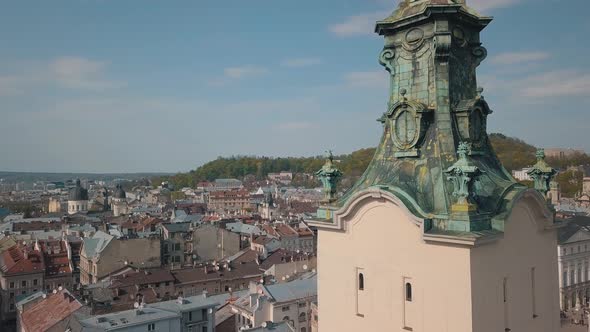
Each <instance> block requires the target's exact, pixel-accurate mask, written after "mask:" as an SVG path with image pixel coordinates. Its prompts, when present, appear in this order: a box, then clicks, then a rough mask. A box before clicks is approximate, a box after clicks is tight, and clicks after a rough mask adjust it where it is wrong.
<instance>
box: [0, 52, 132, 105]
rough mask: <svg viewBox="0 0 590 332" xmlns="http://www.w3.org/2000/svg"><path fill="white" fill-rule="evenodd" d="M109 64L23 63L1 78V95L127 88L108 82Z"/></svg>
mask: <svg viewBox="0 0 590 332" xmlns="http://www.w3.org/2000/svg"><path fill="white" fill-rule="evenodd" d="M106 68H107V63H105V62H99V61H94V60H90V59H86V58H83V57H73V56H64V57H58V58H56V59H53V60H46V61H21V62H17V63H15V64H12V65H11V66H10V70H11V73H10V74H8V75H4V76H0V95H16V94H23V93H25V92H27V91H30V90H32V89H35V88H39V87H47V86H57V87H59V88H66V89H82V90H105V89H112V88H118V87H121V86H124V85H125V83H124V82H118V81H114V80H110V79H108V78H106Z"/></svg>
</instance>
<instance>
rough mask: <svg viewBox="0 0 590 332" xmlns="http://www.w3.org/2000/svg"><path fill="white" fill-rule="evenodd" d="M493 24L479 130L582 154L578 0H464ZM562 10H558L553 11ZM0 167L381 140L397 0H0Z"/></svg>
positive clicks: (144, 168)
mask: <svg viewBox="0 0 590 332" xmlns="http://www.w3.org/2000/svg"><path fill="white" fill-rule="evenodd" d="M468 4H469V5H471V6H472V7H474V8H476V9H478V10H479V11H480V12H482V13H484V14H489V15H492V16H494V17H495V19H494V21H493V22H492V23H491V24H490V26H488V27H487V28H486V30H484V32H483V33H482V37H481V38H482V42H483V46H485V47H486V48H487V50H488V58H487V59H486V60H485V61H484V62H483V63H482V65H481V66H480V67H479V69H478V83H479V85H481V86H482V87H483V88H484V89H485V90H484V96H485V98H486V100H487V101H488V103H489V104H490V106H491V108H492V109H493V110H494V113H493V114H492V115H491V116H490V118H489V122H488V131H489V132H501V133H504V134H506V135H508V136H514V137H518V138H521V139H523V140H525V141H527V142H529V143H531V144H534V145H536V146H543V147H572V148H580V149H584V150H586V151H589V152H590V139H588V137H589V134H588V133H589V132H590V130H589V129H590V115H589V113H588V106H590V67H589V66H588V61H587V59H588V53H589V51H590V46H589V45H588V43H587V39H588V36H589V35H590V20H589V19H588V18H587V15H588V12H589V11H590V2H589V1H588V0H570V1H563V0H543V1H541V0H468ZM564 4H567V6H566V5H564ZM0 5H1V6H2V7H1V8H2V9H1V10H0V41H1V47H0V170H2V171H32V172H34V171H39V172H178V171H187V170H190V169H194V168H196V167H197V166H199V165H201V164H203V163H205V162H207V161H209V160H212V159H215V158H217V157H218V156H232V155H264V156H313V155H320V154H323V153H324V151H326V150H328V149H331V150H333V151H334V152H335V153H337V154H340V153H349V152H352V151H354V150H356V149H359V148H365V147H371V146H376V145H377V143H378V141H379V139H380V136H381V134H382V126H381V125H380V124H379V123H378V122H377V121H375V120H376V119H377V118H378V117H379V116H380V115H381V114H382V113H383V112H384V111H385V110H386V102H387V91H388V79H387V75H386V73H385V70H384V69H383V68H382V67H381V66H380V65H379V64H378V62H377V56H378V54H379V52H380V51H381V49H382V46H383V39H382V37H379V36H377V35H376V34H374V33H373V29H374V22H375V21H376V20H378V19H382V18H384V17H386V16H388V15H389V14H390V13H391V12H392V11H393V10H394V8H395V7H396V6H397V1H395V0H322V1H317V0H297V1H285V0H282V1H280V0H250V1H244V0H194V1H188V0H186V1H180V0H178V1H177V0H170V1H155V0H154V1H152V0H136V1H131V0H120V1H115V0H52V1H29V0H19V1H7V0H0Z"/></svg>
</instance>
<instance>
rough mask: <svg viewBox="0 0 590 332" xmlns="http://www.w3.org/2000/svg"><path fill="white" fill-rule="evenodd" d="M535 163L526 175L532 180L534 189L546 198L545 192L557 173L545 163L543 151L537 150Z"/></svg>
mask: <svg viewBox="0 0 590 332" xmlns="http://www.w3.org/2000/svg"><path fill="white" fill-rule="evenodd" d="M536 156H537V163H536V164H535V165H534V166H533V168H532V169H531V170H530V171H528V172H527V174H528V175H529V176H530V177H531V179H533V182H534V185H535V189H537V190H538V191H540V192H542V193H543V195H545V196H547V192H548V191H549V189H550V183H551V180H552V179H553V177H554V176H555V174H556V173H557V171H555V169H553V168H552V167H551V166H549V164H547V162H546V161H545V150H544V149H538V150H537V153H536Z"/></svg>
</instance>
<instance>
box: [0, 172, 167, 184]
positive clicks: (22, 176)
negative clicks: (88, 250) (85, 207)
mask: <svg viewBox="0 0 590 332" xmlns="http://www.w3.org/2000/svg"><path fill="white" fill-rule="evenodd" d="M171 175H173V174H170V173H156V172H154V173H103V174H101V173H42V172H3V171H0V179H1V180H3V181H4V182H6V183H17V182H25V183H32V182H35V181H47V182H53V181H67V180H74V179H87V180H103V181H112V180H116V179H127V180H140V179H145V178H147V179H150V178H153V177H155V176H171Z"/></svg>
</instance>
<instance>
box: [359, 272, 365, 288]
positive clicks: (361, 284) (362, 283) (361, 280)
mask: <svg viewBox="0 0 590 332" xmlns="http://www.w3.org/2000/svg"><path fill="white" fill-rule="evenodd" d="M359 290H365V276H364V275H363V274H362V273H359Z"/></svg>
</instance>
